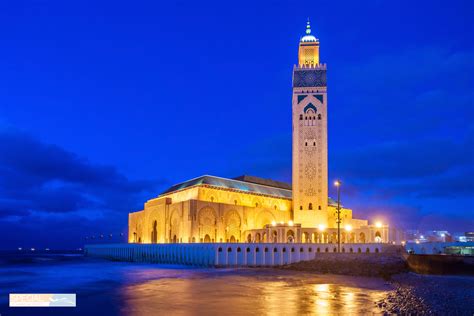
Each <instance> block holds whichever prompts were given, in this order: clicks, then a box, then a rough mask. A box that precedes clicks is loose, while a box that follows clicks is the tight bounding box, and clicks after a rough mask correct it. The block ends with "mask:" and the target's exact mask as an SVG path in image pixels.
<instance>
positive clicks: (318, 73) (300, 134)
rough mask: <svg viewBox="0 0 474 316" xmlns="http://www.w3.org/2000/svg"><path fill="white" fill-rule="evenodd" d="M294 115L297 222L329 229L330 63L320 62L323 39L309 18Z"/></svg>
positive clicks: (295, 80)
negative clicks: (328, 80) (328, 76)
mask: <svg viewBox="0 0 474 316" xmlns="http://www.w3.org/2000/svg"><path fill="white" fill-rule="evenodd" d="M292 113H293V124H292V125H293V181H292V182H293V215H294V216H293V217H294V222H295V223H299V224H301V225H302V226H303V227H318V225H325V226H327V218H328V211H327V208H328V142H327V94H326V64H321V63H319V40H318V39H317V38H316V37H314V36H313V35H312V34H311V26H310V22H309V19H308V22H307V25H306V34H305V35H304V36H303V37H302V38H301V39H300V43H299V50H298V64H297V65H295V66H294V68H293V101H292Z"/></svg>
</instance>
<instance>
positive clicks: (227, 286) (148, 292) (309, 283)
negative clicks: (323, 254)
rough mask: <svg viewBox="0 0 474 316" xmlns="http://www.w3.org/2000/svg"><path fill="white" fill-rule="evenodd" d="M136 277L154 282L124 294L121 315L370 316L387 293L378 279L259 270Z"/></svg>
mask: <svg viewBox="0 0 474 316" xmlns="http://www.w3.org/2000/svg"><path fill="white" fill-rule="evenodd" d="M157 270H160V269H157ZM161 271H163V270H161ZM134 276H135V277H136V276H137V275H136V274H134ZM140 276H141V277H143V278H147V277H148V276H150V277H152V278H154V279H151V280H142V282H138V283H134V284H129V285H127V286H125V287H124V288H123V291H122V292H121V300H122V302H123V304H124V308H123V309H122V311H123V312H124V313H125V314H126V315H153V314H156V313H158V314H163V315H165V314H168V313H171V314H173V315H180V314H181V315H189V314H195V313H196V312H199V314H203V315H205V314H215V313H216V311H219V313H221V314H225V315H275V314H276V315H335V314H337V315H355V314H374V313H380V312H381V311H380V310H379V309H378V308H377V307H376V305H375V304H374V302H376V301H378V300H380V299H382V298H383V297H384V295H386V293H387V291H388V290H389V289H387V288H386V285H384V283H383V281H382V280H377V279H375V280H374V279H366V278H352V277H349V276H334V275H314V274H306V273H283V272H279V271H274V270H259V269H255V270H230V271H207V272H202V271H200V270H172V269H170V270H165V271H163V272H162V273H158V275H153V273H143V274H140ZM156 276H158V279H156V278H155V277H156ZM134 279H136V278H134Z"/></svg>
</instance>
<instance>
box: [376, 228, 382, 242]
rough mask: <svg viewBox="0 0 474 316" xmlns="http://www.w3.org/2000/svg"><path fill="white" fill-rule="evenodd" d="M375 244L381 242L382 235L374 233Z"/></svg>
mask: <svg viewBox="0 0 474 316" xmlns="http://www.w3.org/2000/svg"><path fill="white" fill-rule="evenodd" d="M375 242H382V234H381V233H380V232H379V231H376V232H375Z"/></svg>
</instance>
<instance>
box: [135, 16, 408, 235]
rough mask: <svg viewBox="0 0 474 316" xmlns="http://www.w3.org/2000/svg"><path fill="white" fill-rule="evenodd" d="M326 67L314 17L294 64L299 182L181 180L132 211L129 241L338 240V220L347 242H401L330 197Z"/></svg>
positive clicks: (294, 176)
mask: <svg viewBox="0 0 474 316" xmlns="http://www.w3.org/2000/svg"><path fill="white" fill-rule="evenodd" d="M326 71H327V66H326V64H322V63H320V62H319V40H318V39H317V38H316V37H315V36H314V35H312V34H311V27H310V24H309V21H308V24H307V27H306V34H305V35H304V36H303V37H301V39H300V43H299V51H298V64H297V65H295V66H294V68H293V96H292V128H293V132H292V185H289V184H287V183H283V182H279V181H274V180H269V179H262V178H258V177H253V176H240V177H237V178H233V179H228V178H220V177H215V176H210V175H204V176H200V177H198V178H194V179H191V180H188V181H185V182H183V183H179V184H176V185H174V186H172V187H170V188H169V189H167V190H166V191H164V192H163V193H161V194H160V195H159V196H158V197H156V198H153V199H150V200H148V201H147V202H146V203H145V205H144V209H143V210H141V211H139V212H133V213H130V214H129V220H128V223H129V224H128V228H129V234H128V241H129V242H130V243H220V242H248V243H260V242H277V243H287V242H290V243H291V242H298V243H337V242H338V223H339V229H340V230H339V231H340V234H339V235H340V239H341V240H340V241H341V243H374V242H381V243H399V242H400V241H401V239H402V238H401V234H400V232H399V231H397V230H396V229H394V228H393V227H390V226H389V225H388V224H386V223H380V222H377V223H372V224H369V222H368V220H367V219H356V218H354V217H353V214H352V210H351V209H349V208H347V207H345V206H343V205H340V204H339V207H338V203H337V201H335V200H333V199H331V198H328V142H327V138H328V137H327V136H328V135H327V115H328V107H327V106H328V102H327V89H326V88H327V84H326ZM338 211H339V214H338ZM338 215H339V216H338Z"/></svg>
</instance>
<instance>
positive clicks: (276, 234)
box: [272, 230, 278, 242]
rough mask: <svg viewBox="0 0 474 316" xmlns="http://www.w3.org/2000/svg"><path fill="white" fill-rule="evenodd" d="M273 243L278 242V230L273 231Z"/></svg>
mask: <svg viewBox="0 0 474 316" xmlns="http://www.w3.org/2000/svg"><path fill="white" fill-rule="evenodd" d="M272 241H273V242H277V241H278V233H277V231H276V230H274V231H273V233H272Z"/></svg>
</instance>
